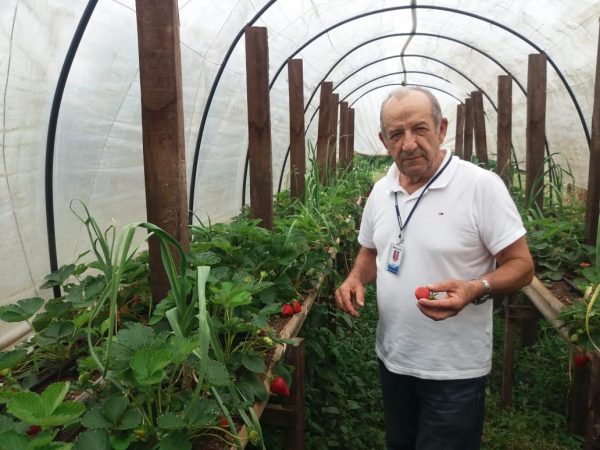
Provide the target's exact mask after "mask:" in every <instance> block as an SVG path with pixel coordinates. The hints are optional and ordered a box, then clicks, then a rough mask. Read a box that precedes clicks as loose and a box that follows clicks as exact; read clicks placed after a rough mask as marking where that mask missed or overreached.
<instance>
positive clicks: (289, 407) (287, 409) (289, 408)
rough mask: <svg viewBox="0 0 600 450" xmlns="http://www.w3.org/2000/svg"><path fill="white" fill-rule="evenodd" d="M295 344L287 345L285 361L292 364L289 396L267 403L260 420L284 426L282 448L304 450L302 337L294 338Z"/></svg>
mask: <svg viewBox="0 0 600 450" xmlns="http://www.w3.org/2000/svg"><path fill="white" fill-rule="evenodd" d="M296 341H297V342H298V345H297V346H288V347H287V350H286V362H287V363H288V364H291V365H292V366H294V372H293V374H292V386H291V388H290V396H289V397H288V398H287V399H286V400H285V401H284V402H283V404H271V403H269V404H267V406H266V407H265V410H264V412H263V414H262V416H261V421H262V422H264V423H267V424H271V425H276V426H281V427H285V428H286V433H285V443H284V448H285V449H286V450H304V448H305V444H304V435H305V433H304V421H305V416H306V413H305V408H304V397H305V391H306V381H305V372H306V370H305V355H306V351H305V347H304V339H302V338H296Z"/></svg>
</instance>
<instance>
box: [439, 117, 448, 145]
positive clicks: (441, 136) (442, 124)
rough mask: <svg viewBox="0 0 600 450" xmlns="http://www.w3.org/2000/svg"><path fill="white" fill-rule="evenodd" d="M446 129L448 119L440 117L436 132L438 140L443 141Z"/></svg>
mask: <svg viewBox="0 0 600 450" xmlns="http://www.w3.org/2000/svg"><path fill="white" fill-rule="evenodd" d="M447 131H448V119H446V118H445V117H442V121H441V122H440V132H439V133H438V137H439V139H440V142H444V138H445V137H446V132H447Z"/></svg>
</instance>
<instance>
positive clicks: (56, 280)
mask: <svg viewBox="0 0 600 450" xmlns="http://www.w3.org/2000/svg"><path fill="white" fill-rule="evenodd" d="M75 268H76V266H75V264H67V265H65V266H62V267H61V268H60V269H58V270H57V271H56V272H53V273H51V274H50V275H46V277H45V278H44V284H42V286H41V289H49V288H51V287H54V286H60V285H61V284H63V283H64V282H65V280H66V279H67V278H69V277H70V276H71V275H72V274H73V272H75Z"/></svg>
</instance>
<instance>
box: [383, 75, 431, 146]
mask: <svg viewBox="0 0 600 450" xmlns="http://www.w3.org/2000/svg"><path fill="white" fill-rule="evenodd" d="M414 91H417V92H422V93H423V94H425V95H426V96H427V98H428V99H429V103H430V105H431V118H432V119H433V124H434V125H435V128H436V130H438V131H439V129H440V125H441V123H442V108H441V107H440V102H439V101H438V99H437V97H436V96H435V95H433V94H432V93H431V91H430V90H429V89H425V88H423V87H420V86H402V87H399V88H397V89H394V90H393V91H391V92H390V93H389V94H388V96H387V98H386V99H385V100H384V101H383V103H381V109H380V110H379V128H380V129H381V133H382V134H383V135H384V136H385V130H384V129H383V108H384V107H385V105H386V104H387V102H389V101H390V100H391V99H392V98H395V99H398V100H401V99H402V98H404V97H406V96H407V95H408V94H410V93H411V92H414Z"/></svg>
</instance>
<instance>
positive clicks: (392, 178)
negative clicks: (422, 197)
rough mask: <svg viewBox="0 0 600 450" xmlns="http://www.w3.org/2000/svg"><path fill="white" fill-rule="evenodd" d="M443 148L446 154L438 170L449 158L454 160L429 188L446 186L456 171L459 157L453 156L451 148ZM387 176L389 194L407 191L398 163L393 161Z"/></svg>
mask: <svg viewBox="0 0 600 450" xmlns="http://www.w3.org/2000/svg"><path fill="white" fill-rule="evenodd" d="M442 150H445V151H446V154H445V155H444V160H443V161H442V163H441V164H440V167H438V171H439V170H440V169H441V168H442V167H444V164H446V161H448V159H449V158H452V161H451V162H450V164H448V167H446V170H444V172H443V173H442V174H441V175H440V176H439V177H438V179H437V180H435V181H434V182H433V184H432V185H431V186H429V189H439V188H443V187H446V185H447V184H448V183H449V182H450V180H451V179H452V175H453V174H454V172H455V171H456V167H457V164H458V157H453V156H452V154H451V152H450V150H449V149H442ZM436 173H437V171H436ZM385 178H386V182H387V191H388V193H389V194H393V193H394V192H405V191H404V188H403V187H402V186H400V171H399V170H398V166H396V163H393V164H392V165H391V166H390V168H389V169H388V171H387V174H386V176H385ZM417 191H418V190H417Z"/></svg>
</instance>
